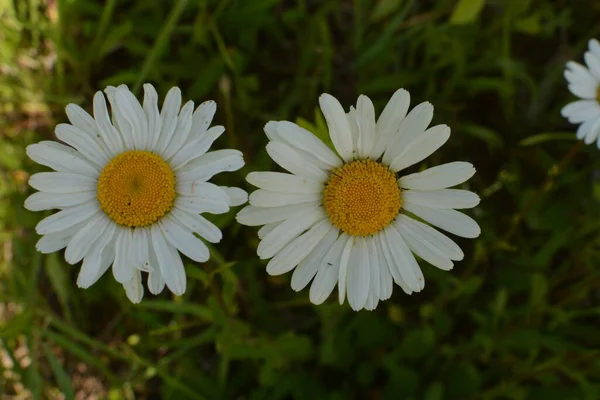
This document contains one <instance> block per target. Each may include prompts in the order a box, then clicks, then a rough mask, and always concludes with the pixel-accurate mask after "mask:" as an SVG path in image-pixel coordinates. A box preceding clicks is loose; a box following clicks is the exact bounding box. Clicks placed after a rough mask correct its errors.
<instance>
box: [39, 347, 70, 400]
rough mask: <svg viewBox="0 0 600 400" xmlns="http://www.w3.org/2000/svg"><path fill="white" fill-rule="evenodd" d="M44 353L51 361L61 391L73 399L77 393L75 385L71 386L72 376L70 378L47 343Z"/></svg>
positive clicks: (66, 396)
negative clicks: (74, 388) (74, 389)
mask: <svg viewBox="0 0 600 400" xmlns="http://www.w3.org/2000/svg"><path fill="white" fill-rule="evenodd" d="M44 353H45V354H46V358H47V359H48V362H49V363H50V368H51V369H52V373H53V374H54V378H55V379H56V383H57V384H58V387H59V389H60V392H61V394H62V395H63V396H65V399H66V400H72V399H74V398H75V394H74V393H73V387H72V386H71V378H69V374H68V373H67V372H66V371H65V370H64V368H63V367H62V365H60V363H59V362H58V360H57V359H56V356H55V355H54V353H52V350H50V348H49V347H48V346H46V345H44Z"/></svg>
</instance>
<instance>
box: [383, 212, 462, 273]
mask: <svg viewBox="0 0 600 400" xmlns="http://www.w3.org/2000/svg"><path fill="white" fill-rule="evenodd" d="M394 226H395V227H396V229H397V230H398V232H399V233H400V235H401V236H402V238H403V239H404V240H405V242H406V244H407V245H408V248H409V249H410V250H411V251H412V252H413V253H415V254H416V255H418V256H419V257H421V258H422V259H423V260H425V261H427V262H428V263H430V264H431V265H434V266H436V267H438V268H439V269H442V270H444V271H449V270H451V269H452V267H453V266H454V264H453V263H452V261H451V260H450V258H448V257H447V256H446V255H444V254H443V253H442V251H441V250H439V249H438V248H437V247H435V246H434V245H432V244H431V243H430V242H428V241H426V240H424V238H422V237H420V236H418V234H417V232H413V231H412V230H411V229H410V225H408V224H403V223H402V222H400V221H399V220H396V222H395V223H394Z"/></svg>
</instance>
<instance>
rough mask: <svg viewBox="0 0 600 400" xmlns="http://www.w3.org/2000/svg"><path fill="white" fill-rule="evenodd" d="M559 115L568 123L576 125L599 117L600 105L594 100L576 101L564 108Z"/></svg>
mask: <svg viewBox="0 0 600 400" xmlns="http://www.w3.org/2000/svg"><path fill="white" fill-rule="evenodd" d="M560 114H561V115H562V116H563V117H565V118H567V119H568V120H569V122H571V123H573V124H578V123H580V122H584V121H587V120H589V119H592V118H597V117H598V116H600V104H599V103H598V102H597V101H596V100H577V101H574V102H571V103H569V104H567V105H566V106H564V107H563V108H562V109H561V110H560Z"/></svg>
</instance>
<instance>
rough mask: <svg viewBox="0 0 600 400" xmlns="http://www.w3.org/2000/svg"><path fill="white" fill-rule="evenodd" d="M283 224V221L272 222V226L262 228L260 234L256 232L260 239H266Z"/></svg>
mask: <svg viewBox="0 0 600 400" xmlns="http://www.w3.org/2000/svg"><path fill="white" fill-rule="evenodd" d="M280 224H281V221H278V222H271V223H270V224H266V225H264V226H262V227H261V228H260V229H259V230H258V232H256V234H257V236H258V238H259V239H261V240H262V239H264V237H265V236H267V235H268V234H269V232H271V231H272V230H273V229H275V228H277V227H278V226H279V225H280Z"/></svg>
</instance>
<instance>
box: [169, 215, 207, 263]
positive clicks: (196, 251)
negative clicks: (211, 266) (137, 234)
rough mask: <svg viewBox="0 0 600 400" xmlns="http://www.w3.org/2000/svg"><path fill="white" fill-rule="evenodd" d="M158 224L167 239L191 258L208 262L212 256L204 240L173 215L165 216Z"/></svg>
mask: <svg viewBox="0 0 600 400" xmlns="http://www.w3.org/2000/svg"><path fill="white" fill-rule="evenodd" d="M158 226H159V227H160V230H161V232H162V234H163V236H164V237H165V238H166V239H167V241H168V242H169V243H171V245H172V246H173V247H176V248H177V250H179V251H180V252H182V253H183V254H185V255H186V256H188V257H189V258H190V259H192V260H194V261H197V262H206V261H208V259H209V258H210V252H209V251H208V247H206V245H205V244H204V242H202V240H200V239H198V238H197V237H196V236H194V234H193V233H191V232H190V231H188V230H187V229H184V228H182V227H181V225H179V224H178V223H177V222H175V221H173V219H171V217H169V216H167V217H165V218H163V219H162V220H161V221H160V222H158Z"/></svg>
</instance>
